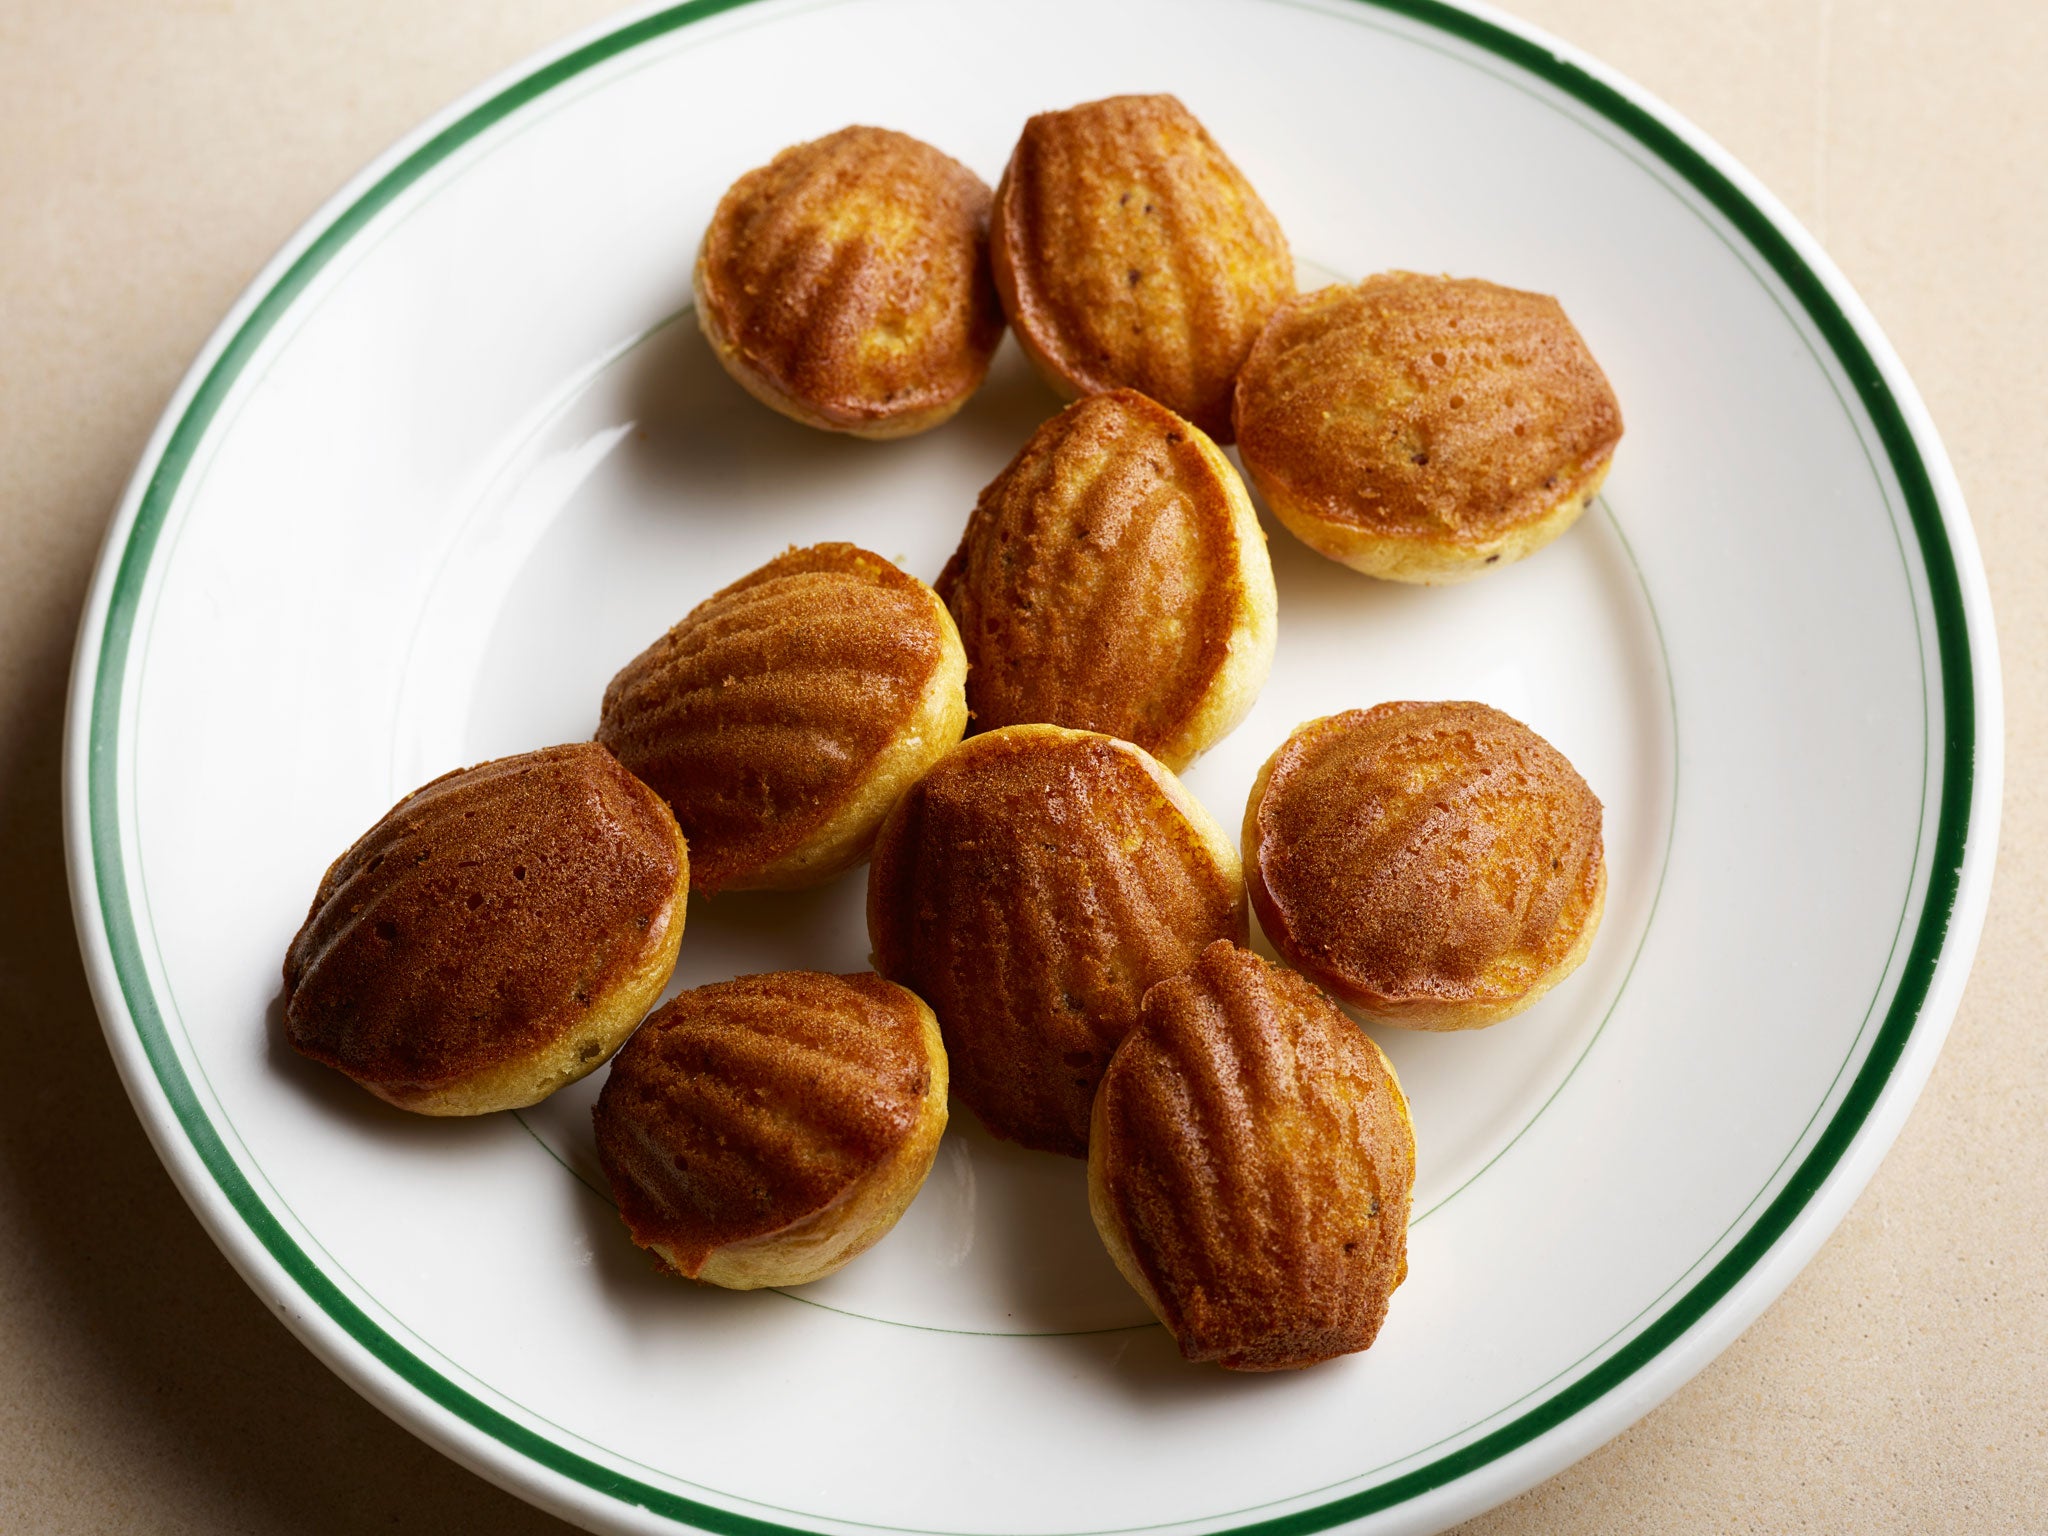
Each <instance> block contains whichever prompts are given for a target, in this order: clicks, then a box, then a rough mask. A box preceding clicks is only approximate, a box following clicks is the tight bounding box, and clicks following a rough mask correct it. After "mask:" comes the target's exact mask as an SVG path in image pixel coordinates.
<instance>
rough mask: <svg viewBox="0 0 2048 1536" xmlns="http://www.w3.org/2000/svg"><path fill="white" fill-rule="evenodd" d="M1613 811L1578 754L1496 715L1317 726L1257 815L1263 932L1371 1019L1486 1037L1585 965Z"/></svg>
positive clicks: (1253, 848)
mask: <svg viewBox="0 0 2048 1536" xmlns="http://www.w3.org/2000/svg"><path fill="white" fill-rule="evenodd" d="M1600 821H1601V812H1600V801H1599V799H1598V798H1597V797H1596V796H1595V795H1594V793H1593V791H1592V790H1590V789H1588V788H1587V787H1586V781H1585V780H1584V779H1582V778H1580V777H1579V774H1578V770H1577V769H1575V768H1573V767H1572V765H1571V764H1570V762H1568V761H1567V760H1566V759H1565V756H1564V754H1563V753H1561V752H1559V751H1558V750H1557V749H1556V748H1555V747H1553V746H1551V744H1550V743H1549V742H1547V741H1545V740H1544V739H1543V738H1542V737H1541V736H1538V735H1537V734H1536V733H1535V732H1534V731H1532V730H1530V729H1529V728H1528V727H1527V726H1526V725H1523V724H1522V723H1521V722H1520V721H1519V720H1515V719H1513V718H1511V717H1510V716H1507V715H1504V714H1502V713H1501V712H1500V711H1499V710H1497V709H1491V708H1489V707H1487V706H1486V705H1484V704H1462V703H1454V704H1419V703H1395V704H1381V705H1379V706H1378V707H1377V708H1374V709H1354V710H1350V711H1347V712H1346V713H1344V714H1341V715H1330V716H1327V717H1325V718H1324V719H1321V720H1311V721H1309V722H1308V723H1307V724H1306V725H1303V726H1301V727H1300V728H1299V729H1297V730H1296V731H1295V732H1294V734H1293V735H1292V736H1289V737H1288V738H1287V740H1286V741H1285V742H1284V743H1282V744H1281V746H1280V749H1279V750H1278V751H1277V752H1275V753H1274V754H1273V755H1272V757H1271V758H1269V759H1268V760H1267V762H1266V766H1265V767H1264V768H1263V769H1261V770H1260V773H1259V778H1258V782H1257V783H1256V784H1254V785H1253V787H1252V793H1251V800H1250V803H1249V804H1248V805H1247V806H1246V807H1245V816H1244V859H1245V873H1246V883H1247V885H1248V886H1249V888H1250V893H1251V901H1252V907H1253V909H1254V910H1255V911H1256V912H1257V913H1258V914H1259V925H1260V926H1261V927H1262V928H1264V929H1265V932H1266V937H1267V938H1269V939H1271V940H1272V941H1273V947H1274V948H1275V949H1277V950H1279V952H1280V953H1281V955H1282V956H1283V957H1284V958H1285V959H1286V960H1287V961H1288V962H1289V963H1290V964H1292V965H1294V966H1296V967H1297V968H1298V969H1300V970H1301V971H1302V972H1304V973H1305V974H1306V975H1308V976H1310V977H1312V978H1314V979H1315V980H1316V981H1318V982H1320V983H1322V985H1324V986H1325V987H1328V988H1329V989H1330V990H1331V991H1332V992H1334V993H1336V994H1337V995H1338V996H1339V997H1341V998H1343V999H1344V1000H1345V1001H1346V1002H1348V1003H1352V1004H1355V1005H1356V1006H1357V1007H1358V1008H1360V1009H1362V1010H1363V1011H1364V1012H1366V1013H1367V1014H1370V1015H1371V1016H1372V1017H1373V1018H1376V1019H1382V1020H1384V1021H1386V1022H1387V1023H1389V1024H1403V1025H1407V1026H1409V1027H1411V1028H1414V1029H1472V1028H1475V1027H1477V1026H1479V1025H1482V1024H1493V1023H1497V1022H1499V1021H1500V1020H1502V1019H1505V1018H1508V1017H1510V1016H1512V1015H1514V1014H1517V1013H1520V1012H1521V1011H1522V1010H1523V1009H1524V1008H1527V1007H1528V1006H1529V1005H1530V1004H1531V1003H1534V1002H1535V1001H1536V1000H1537V999H1538V998H1539V997H1541V996H1542V995H1543V994H1544V993H1545V992H1547V991H1549V990H1550V989H1551V988H1552V987H1554V986H1556V985H1557V983H1558V982H1560V981H1562V980H1564V978H1565V977H1567V976H1569V975H1570V974H1571V973H1572V972H1573V971H1574V970H1576V969H1577V968H1578V965H1579V962H1580V961H1581V960H1583V959H1585V957H1586V952H1587V950H1588V949H1590V948H1591V947H1592V943H1593V935H1594V933H1595V932H1596V931H1598V929H1599V927H1600V914H1601V910H1602V908H1603V906H1604V904H1605V902H1606V897H1607V865H1606V861H1605V859H1604V857H1603V850H1602V846H1601V839H1600Z"/></svg>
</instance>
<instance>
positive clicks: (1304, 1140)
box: [1090, 944, 1415, 1370]
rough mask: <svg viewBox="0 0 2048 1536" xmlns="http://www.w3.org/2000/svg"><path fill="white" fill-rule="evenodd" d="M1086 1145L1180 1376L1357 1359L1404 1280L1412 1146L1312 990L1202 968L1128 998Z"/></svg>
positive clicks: (1209, 959)
mask: <svg viewBox="0 0 2048 1536" xmlns="http://www.w3.org/2000/svg"><path fill="white" fill-rule="evenodd" d="M1097 1134H1098V1135H1099V1136H1101V1137H1102V1138H1103V1144H1102V1145H1100V1146H1097V1147H1095V1148H1092V1149H1091V1151H1090V1161H1091V1173H1093V1174H1095V1175H1096V1176H1097V1177H1098V1179H1099V1181H1100V1191H1099V1195H1100V1196H1106V1197H1107V1204H1108V1206H1109V1209H1110V1212H1111V1213H1112V1218H1113V1219H1114V1220H1115V1221H1116V1223H1117V1224H1118V1225H1119V1226H1120V1227H1121V1229H1122V1231H1123V1235H1124V1240H1125V1243H1126V1245H1127V1246H1128V1249H1129V1251H1130V1255H1131V1257H1132V1259H1134V1260H1135V1262H1136V1264H1137V1266H1138V1268H1139V1270H1140V1272H1141V1273H1142V1275H1143V1277H1144V1279H1145V1281H1146V1282H1147V1284H1148V1285H1149V1286H1150V1288H1151V1290H1152V1292H1153V1294H1154V1296H1156V1298H1157V1301H1158V1306H1159V1308H1160V1311H1161V1312H1162V1314H1163V1316H1162V1320H1163V1321H1164V1322H1165V1323H1166V1325H1167V1327H1168V1328H1169V1329H1170V1330H1171V1332H1172V1333H1173V1335H1174V1337H1175V1339H1176V1340H1177V1341H1178V1342H1179V1344H1180V1347H1181V1352H1182V1353H1183V1354H1184V1355H1186V1356H1187V1358H1188V1359H1190V1360H1213V1361H1217V1362H1220V1363H1221V1364H1223V1365H1224V1366H1227V1367H1230V1368H1232V1369H1236V1370H1284V1369H1290V1368H1293V1367H1297V1366H1303V1365H1310V1364H1313V1363H1315V1362H1316V1361H1318V1360H1325V1359H1328V1358H1330V1357H1331V1356H1333V1355H1340V1354H1346V1353H1349V1352H1351V1351H1353V1350H1360V1349H1364V1348H1365V1347H1366V1346H1367V1345H1369V1344H1371V1343H1372V1341H1373V1339H1374V1337H1375V1336H1377V1334H1378V1333H1379V1330H1380V1325H1381V1323H1382V1321H1383V1320H1384V1319H1385V1317H1386V1312H1387V1298H1388V1297H1389V1296H1390V1295H1391V1294H1392V1292H1393V1290H1394V1288H1395V1287H1396V1286H1398V1285H1399V1284H1400V1283H1401V1281H1402V1279H1403V1277H1404V1276H1405V1275H1406V1274H1407V1267H1408V1266H1407V1229H1408V1209H1409V1201H1410V1197H1411V1195H1412V1192H1413V1187H1414V1179H1415V1155H1414V1139H1413V1135H1412V1132H1411V1131H1410V1129H1409V1125H1408V1119H1407V1113H1406V1110H1405V1107H1404V1105H1403V1102H1402V1100H1401V1096H1400V1089H1399V1087H1398V1085H1397V1084H1396V1083H1395V1082H1394V1080H1393V1076H1392V1074H1391V1073H1390V1072H1389V1071H1388V1069H1387V1066H1386V1062H1385V1058H1384V1057H1382V1056H1381V1055H1380V1053H1379V1050H1378V1048H1377V1047H1375V1046H1374V1045H1373V1044H1372V1042H1371V1041H1370V1040H1368V1039H1367V1038H1366V1037H1365V1035H1364V1034H1363V1033H1362V1032H1361V1031H1360V1030H1359V1029H1358V1028H1357V1026H1356V1025H1354V1024H1352V1022H1351V1021H1350V1020H1349V1019H1347V1018H1346V1017H1345V1016H1344V1015H1343V1014H1342V1013H1341V1012H1340V1011H1339V1010H1338V1008H1337V1006H1336V1004H1334V1003H1333V1002H1331V1001H1330V999H1329V998H1328V997H1327V996H1325V995H1324V994H1323V993H1322V992H1321V991H1319V990H1318V989H1317V988H1316V987H1315V986H1314V985H1313V984H1312V983H1310V982H1309V981H1307V980H1306V979H1305V978H1303V977H1301V976H1298V975H1296V974H1294V973H1293V972H1291V971H1286V970H1282V969H1280V968H1279V967H1276V966H1271V965H1268V964H1267V963H1266V962H1265V961H1264V960H1262V959H1260V958H1259V957H1258V956H1257V955H1254V954H1252V953H1251V952H1250V951H1249V950H1245V949H1238V948H1234V947H1232V946H1230V945H1224V944H1218V945H1215V946H1213V947H1211V948H1210V949H1208V950H1206V951H1204V952H1203V954H1202V956H1201V959H1200V961H1199V962H1198V963H1197V964H1196V965H1195V967H1194V968H1193V970H1192V971H1190V972H1189V973H1187V974H1185V975H1182V976H1178V977H1175V978H1173V979H1172V980H1169V981H1164V982H1161V983H1160V984H1159V985H1158V986H1156V987H1154V988H1153V989H1152V990H1151V992H1149V993H1148V994H1147V995H1146V997H1145V1006H1144V1013H1143V1015H1142V1017H1141V1019H1140V1021H1139V1023H1138V1026H1137V1028H1136V1029H1135V1030H1133V1031H1132V1033H1131V1035H1130V1038H1128V1039H1127V1040H1126V1041H1125V1042H1124V1044H1123V1047H1122V1048H1121V1049H1120V1050H1119V1051H1118V1052H1117V1055H1116V1060H1115V1061H1114V1062H1113V1063H1112V1064H1111V1066H1110V1069H1109V1074H1108V1076H1107V1077H1106V1078H1105V1080H1104V1082H1103V1085H1102V1102H1101V1106H1100V1108H1099V1110H1098V1119H1097Z"/></svg>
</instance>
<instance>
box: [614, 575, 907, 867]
mask: <svg viewBox="0 0 2048 1536" xmlns="http://www.w3.org/2000/svg"><path fill="white" fill-rule="evenodd" d="M937 609H938V605H937V603H936V602H935V600H934V598H933V596H932V593H931V589H930V588H928V587H926V586H925V585H924V584H923V583H922V582H919V581H918V580H916V579H915V578H914V577H911V576H906V575H905V574H904V573H903V572H902V571H899V570H898V569H897V568H896V567H895V566H893V565H891V564H890V563H889V562H888V561H886V560H884V559H883V558H882V557H881V556H879V555H874V554H870V553H868V552H867V551H866V550H863V549H859V548H856V547H855V546H854V545H851V544H818V545H813V546H812V547H810V548H808V549H793V550H790V551H789V552H788V553H786V554H783V555H780V556H778V557H777V558H776V559H774V560H771V561H769V562H768V564H766V565H764V566H762V567H761V568H760V569H759V570H757V571H755V572H753V573H752V574H751V575H748V576H745V577H743V578H741V579H740V580H739V581H736V582H734V583H733V584H732V585H731V586H729V587H726V588H724V589H723V590H722V591H720V592H718V593H716V594H714V595H713V596H711V597H709V598H707V599H705V600H704V601H703V602H702V603H700V604H698V605H697V607H696V608H694V609H692V610H691V612H690V614H689V615H688V617H686V618H685V619H684V620H683V621H682V622H681V623H680V624H678V625H676V627H675V628H674V629H671V630H670V631H669V632H668V633H667V634H665V635H663V636H662V637H661V638H660V639H659V640H657V641H655V642H654V644H653V645H651V646H649V647H648V648H647V649H646V650H645V651H643V652H641V654H640V655H639V656H637V657H635V658H634V659H633V660H632V661H631V662H629V663H627V665H626V666H625V668H624V669H623V670H621V671H620V673H619V674H618V676H616V677H614V678H613V679H612V681H611V685H610V686H609V687H608V688H606V689H605V695H604V710H603V715H602V718H601V720H600V722H599V725H598V731H597V739H598V740H599V741H600V742H602V743H603V744H604V745H605V746H607V747H609V748H610V749H611V750H612V751H613V752H615V753H617V754H618V757H619V760H620V761H621V762H623V763H624V764H625V765H626V766H627V767H628V768H630V769H632V770H633V772H635V773H637V774H638V775H639V776H640V777H641V778H642V779H644V780H645V781H646V782H647V783H648V785H649V786H651V787H652V788H653V789H654V790H655V792H656V793H657V794H659V795H661V796H662V797H663V798H664V799H665V800H667V801H668V803H669V804H670V806H672V807H673V808H674V810H675V813H676V819H677V820H678V821H679V822H680V823H681V824H682V828H683V833H684V835H685V836H686V837H687V838H688V839H689V843H690V874H691V882H692V884H693V886H694V887H695V888H696V889H698V890H700V891H706V892H712V891H718V890H723V889H726V888H728V887H730V886H733V885H735V884H744V883H745V882H746V880H747V878H748V876H749V875H750V873H752V872H754V871H757V870H759V869H760V868H761V867H763V866H764V865H766V864H768V863H770V862H771V861H773V860H774V859H776V858H778V857H780V856H781V855H783V854H786V853H788V852H789V851H790V850H791V849H794V848H795V847H797V846H798V845H799V844H801V843H802V842H803V841H804V840H805V839H806V838H807V837H809V836H810V835H811V834H812V833H813V832H814V831H816V830H817V829H818V828H819V827H820V826H821V825H823V824H824V823H825V822H826V821H827V820H828V819H829V818H830V817H831V816H832V815H833V813H834V812H836V811H838V810H839V809H840V808H841V807H843V806H844V805H845V803H846V801H847V799H848V797H849V796H850V795H852V794H854V793H855V792H856V791H857V790H858V788H859V786H860V785H861V783H862V781H863V779H864V778H865V776H866V774H867V773H868V771H869V770H870V768H871V766H872V765H873V764H874V763H875V761H876V760H877V758H878V757H879V756H880V755H881V754H882V752H883V751H884V749H885V748H887V747H888V746H889V745H890V743H891V742H892V741H894V740H895V738H896V735H897V733H898V732H899V731H900V730H901V729H903V728H904V726H905V723H906V722H908V721H910V720H911V719H912V718H913V717H914V716H915V714H916V712H917V710H918V707H919V702H920V700H921V699H922V697H923V695H924V691H925V689H926V687H927V686H928V685H929V684H930V682H931V680H932V677H933V674H934V672H936V671H937V669H938V667H939V665H940V661H941V657H942V654H943V650H944V643H943V640H942V635H943V630H942V626H943V624H944V622H945V620H944V616H943V615H942V614H940V613H939V612H938V611H937Z"/></svg>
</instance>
